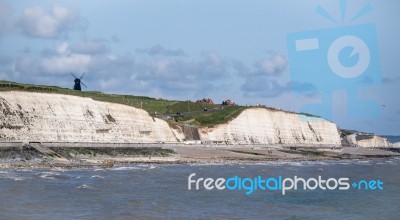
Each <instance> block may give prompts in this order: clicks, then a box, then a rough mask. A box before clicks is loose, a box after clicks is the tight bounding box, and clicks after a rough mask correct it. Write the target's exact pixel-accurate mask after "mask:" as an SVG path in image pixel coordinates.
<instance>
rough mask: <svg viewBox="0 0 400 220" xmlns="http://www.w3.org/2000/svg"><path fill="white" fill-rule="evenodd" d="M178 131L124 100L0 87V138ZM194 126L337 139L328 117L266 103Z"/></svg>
mask: <svg viewBox="0 0 400 220" xmlns="http://www.w3.org/2000/svg"><path fill="white" fill-rule="evenodd" d="M191 129H192V128H191ZM186 130H188V129H186ZM184 131H185V129H180V128H179V127H177V128H175V127H174V128H173V127H171V126H170V125H169V124H168V123H167V122H166V121H164V120H161V119H158V118H153V117H151V116H150V115H149V114H148V113H147V112H146V111H144V110H141V109H137V108H134V107H130V106H125V105H120V104H115V103H108V102H99V101H94V100H92V99H90V98H83V97H77V96H70V95H61V94H47V93H33V92H17V91H8V92H0V141H43V142H45V141H47V142H51V141H66V142H115V143H121V142H135V143H145V142H152V143H154V142H179V141H184V140H185V139H187V137H186V138H185V135H186V134H185V132H184ZM190 131H192V130H190ZM198 131H199V134H198V135H197V138H199V139H200V140H201V141H205V142H227V143H231V144H251V143H257V144H306V145H310V146H312V145H336V146H337V145H340V143H341V142H340V136H339V133H338V130H337V127H336V125H335V124H334V123H332V122H329V121H327V120H325V119H322V118H318V117H309V116H304V115H299V114H295V113H287V112H283V111H277V110H272V109H266V108H250V109H246V110H244V111H243V112H242V113H241V114H240V115H239V116H238V117H237V118H235V119H233V120H231V121H230V122H228V123H226V124H222V125H218V126H215V127H213V128H200V129H199V130H198ZM189 133H193V132H189Z"/></svg>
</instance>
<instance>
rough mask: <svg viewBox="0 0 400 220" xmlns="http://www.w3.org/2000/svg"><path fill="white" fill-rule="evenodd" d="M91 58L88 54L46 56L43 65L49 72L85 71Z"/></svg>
mask: <svg viewBox="0 0 400 220" xmlns="http://www.w3.org/2000/svg"><path fill="white" fill-rule="evenodd" d="M91 60H92V58H91V56H89V55H86V54H71V55H61V56H55V57H48V58H44V59H43V60H42V63H41V66H42V68H43V69H44V70H45V71H46V72H49V73H51V72H53V73H67V72H85V71H87V68H88V65H89V64H90V61H91Z"/></svg>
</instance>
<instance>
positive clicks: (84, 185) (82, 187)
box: [77, 184, 92, 189]
mask: <svg viewBox="0 0 400 220" xmlns="http://www.w3.org/2000/svg"><path fill="white" fill-rule="evenodd" d="M77 188H78V189H90V188H92V187H90V186H88V185H86V184H82V185H80V186H78V187H77Z"/></svg>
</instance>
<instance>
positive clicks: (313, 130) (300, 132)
mask: <svg viewBox="0 0 400 220" xmlns="http://www.w3.org/2000/svg"><path fill="white" fill-rule="evenodd" d="M200 133H201V139H202V140H204V141H226V142H228V143H238V144H245V143H261V144H310V145H316V144H318V145H319V144H323V145H341V141H340V136H339V132H338V129H337V127H336V125H335V124H334V123H332V122H329V121H327V120H325V119H323V118H318V117H310V116H305V115H299V114H294V113H288V112H284V111H277V110H271V109H266V108H251V109H246V110H244V111H243V112H242V113H241V114H240V115H239V116H238V117H237V118H235V119H233V120H232V121H230V122H229V123H227V124H223V125H219V126H216V127H214V128H202V129H201V130H200Z"/></svg>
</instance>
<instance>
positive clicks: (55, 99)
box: [0, 91, 177, 142]
mask: <svg viewBox="0 0 400 220" xmlns="http://www.w3.org/2000/svg"><path fill="white" fill-rule="evenodd" d="M0 141H69V142H161V141H162V142H176V141H177V139H176V138H175V135H174V133H173V131H172V129H171V128H170V127H169V125H168V123H167V122H165V121H163V120H161V119H157V118H152V117H150V116H149V114H148V113H147V112H146V111H144V110H141V109H137V108H132V107H129V106H125V105H120V104H114V103H108V102H99V101H94V100H92V99H90V98H82V97H77V96H69V95H61V94H46V93H32V92H14V91H12V92H0Z"/></svg>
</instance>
